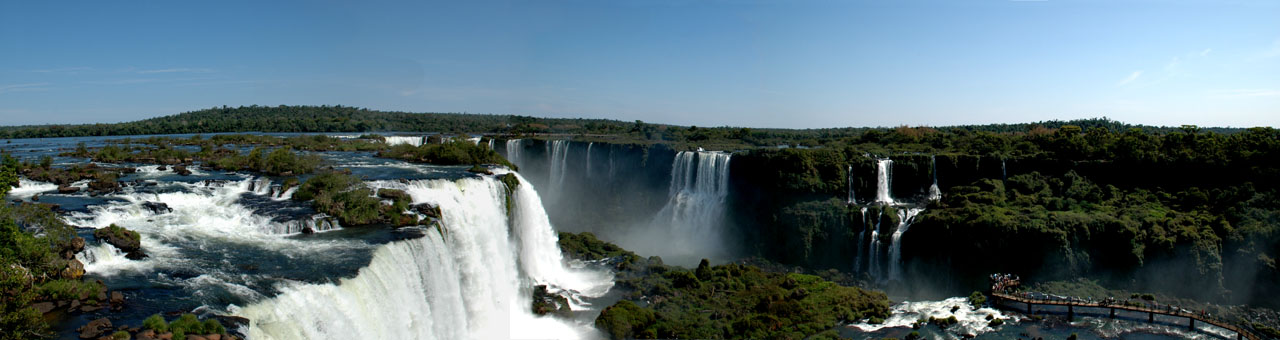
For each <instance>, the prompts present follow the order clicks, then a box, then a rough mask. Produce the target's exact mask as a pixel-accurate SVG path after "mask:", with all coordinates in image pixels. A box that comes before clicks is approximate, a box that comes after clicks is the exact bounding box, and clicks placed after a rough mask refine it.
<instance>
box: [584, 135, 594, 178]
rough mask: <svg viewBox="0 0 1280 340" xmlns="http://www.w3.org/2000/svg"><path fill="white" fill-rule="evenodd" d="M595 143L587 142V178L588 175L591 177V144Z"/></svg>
mask: <svg viewBox="0 0 1280 340" xmlns="http://www.w3.org/2000/svg"><path fill="white" fill-rule="evenodd" d="M595 145H596V142H591V143H587V164H586V168H587V177H588V178H590V177H591V147H592V146H595Z"/></svg>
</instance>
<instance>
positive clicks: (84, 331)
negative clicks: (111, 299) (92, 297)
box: [76, 318, 112, 339]
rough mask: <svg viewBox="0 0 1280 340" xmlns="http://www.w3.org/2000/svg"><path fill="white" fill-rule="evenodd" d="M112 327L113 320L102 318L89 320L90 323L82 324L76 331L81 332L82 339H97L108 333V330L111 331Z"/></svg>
mask: <svg viewBox="0 0 1280 340" xmlns="http://www.w3.org/2000/svg"><path fill="white" fill-rule="evenodd" d="M111 329H112V326H111V320H107V318H101V319H97V320H93V321H89V323H88V324H85V325H84V326H80V328H77V329H76V331H78V332H80V338H81V339H97V338H98V337H100V336H103V335H106V334H107V332H110V331H111Z"/></svg>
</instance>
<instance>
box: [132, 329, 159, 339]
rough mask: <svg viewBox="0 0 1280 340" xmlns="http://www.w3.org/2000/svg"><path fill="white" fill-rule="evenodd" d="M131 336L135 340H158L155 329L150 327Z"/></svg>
mask: <svg viewBox="0 0 1280 340" xmlns="http://www.w3.org/2000/svg"><path fill="white" fill-rule="evenodd" d="M133 338H134V339H136V340H159V339H160V338H159V337H156V331H154V330H150V329H148V330H145V331H141V332H138V334H135V335H134V337H133Z"/></svg>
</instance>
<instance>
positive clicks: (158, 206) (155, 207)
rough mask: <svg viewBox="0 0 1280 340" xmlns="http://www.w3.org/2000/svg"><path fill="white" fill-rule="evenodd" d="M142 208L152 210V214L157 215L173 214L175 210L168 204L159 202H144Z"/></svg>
mask: <svg viewBox="0 0 1280 340" xmlns="http://www.w3.org/2000/svg"><path fill="white" fill-rule="evenodd" d="M142 207H143V208H147V210H150V211H151V212H152V213H155V214H163V213H169V212H173V209H171V208H169V205H168V204H164V203H159V202H144V203H142Z"/></svg>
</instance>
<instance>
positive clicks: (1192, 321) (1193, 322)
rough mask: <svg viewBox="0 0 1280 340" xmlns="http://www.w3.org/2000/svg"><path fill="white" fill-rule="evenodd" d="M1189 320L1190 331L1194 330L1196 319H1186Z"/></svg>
mask: <svg viewBox="0 0 1280 340" xmlns="http://www.w3.org/2000/svg"><path fill="white" fill-rule="evenodd" d="M1187 319H1188V320H1191V329H1196V318H1187Z"/></svg>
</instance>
